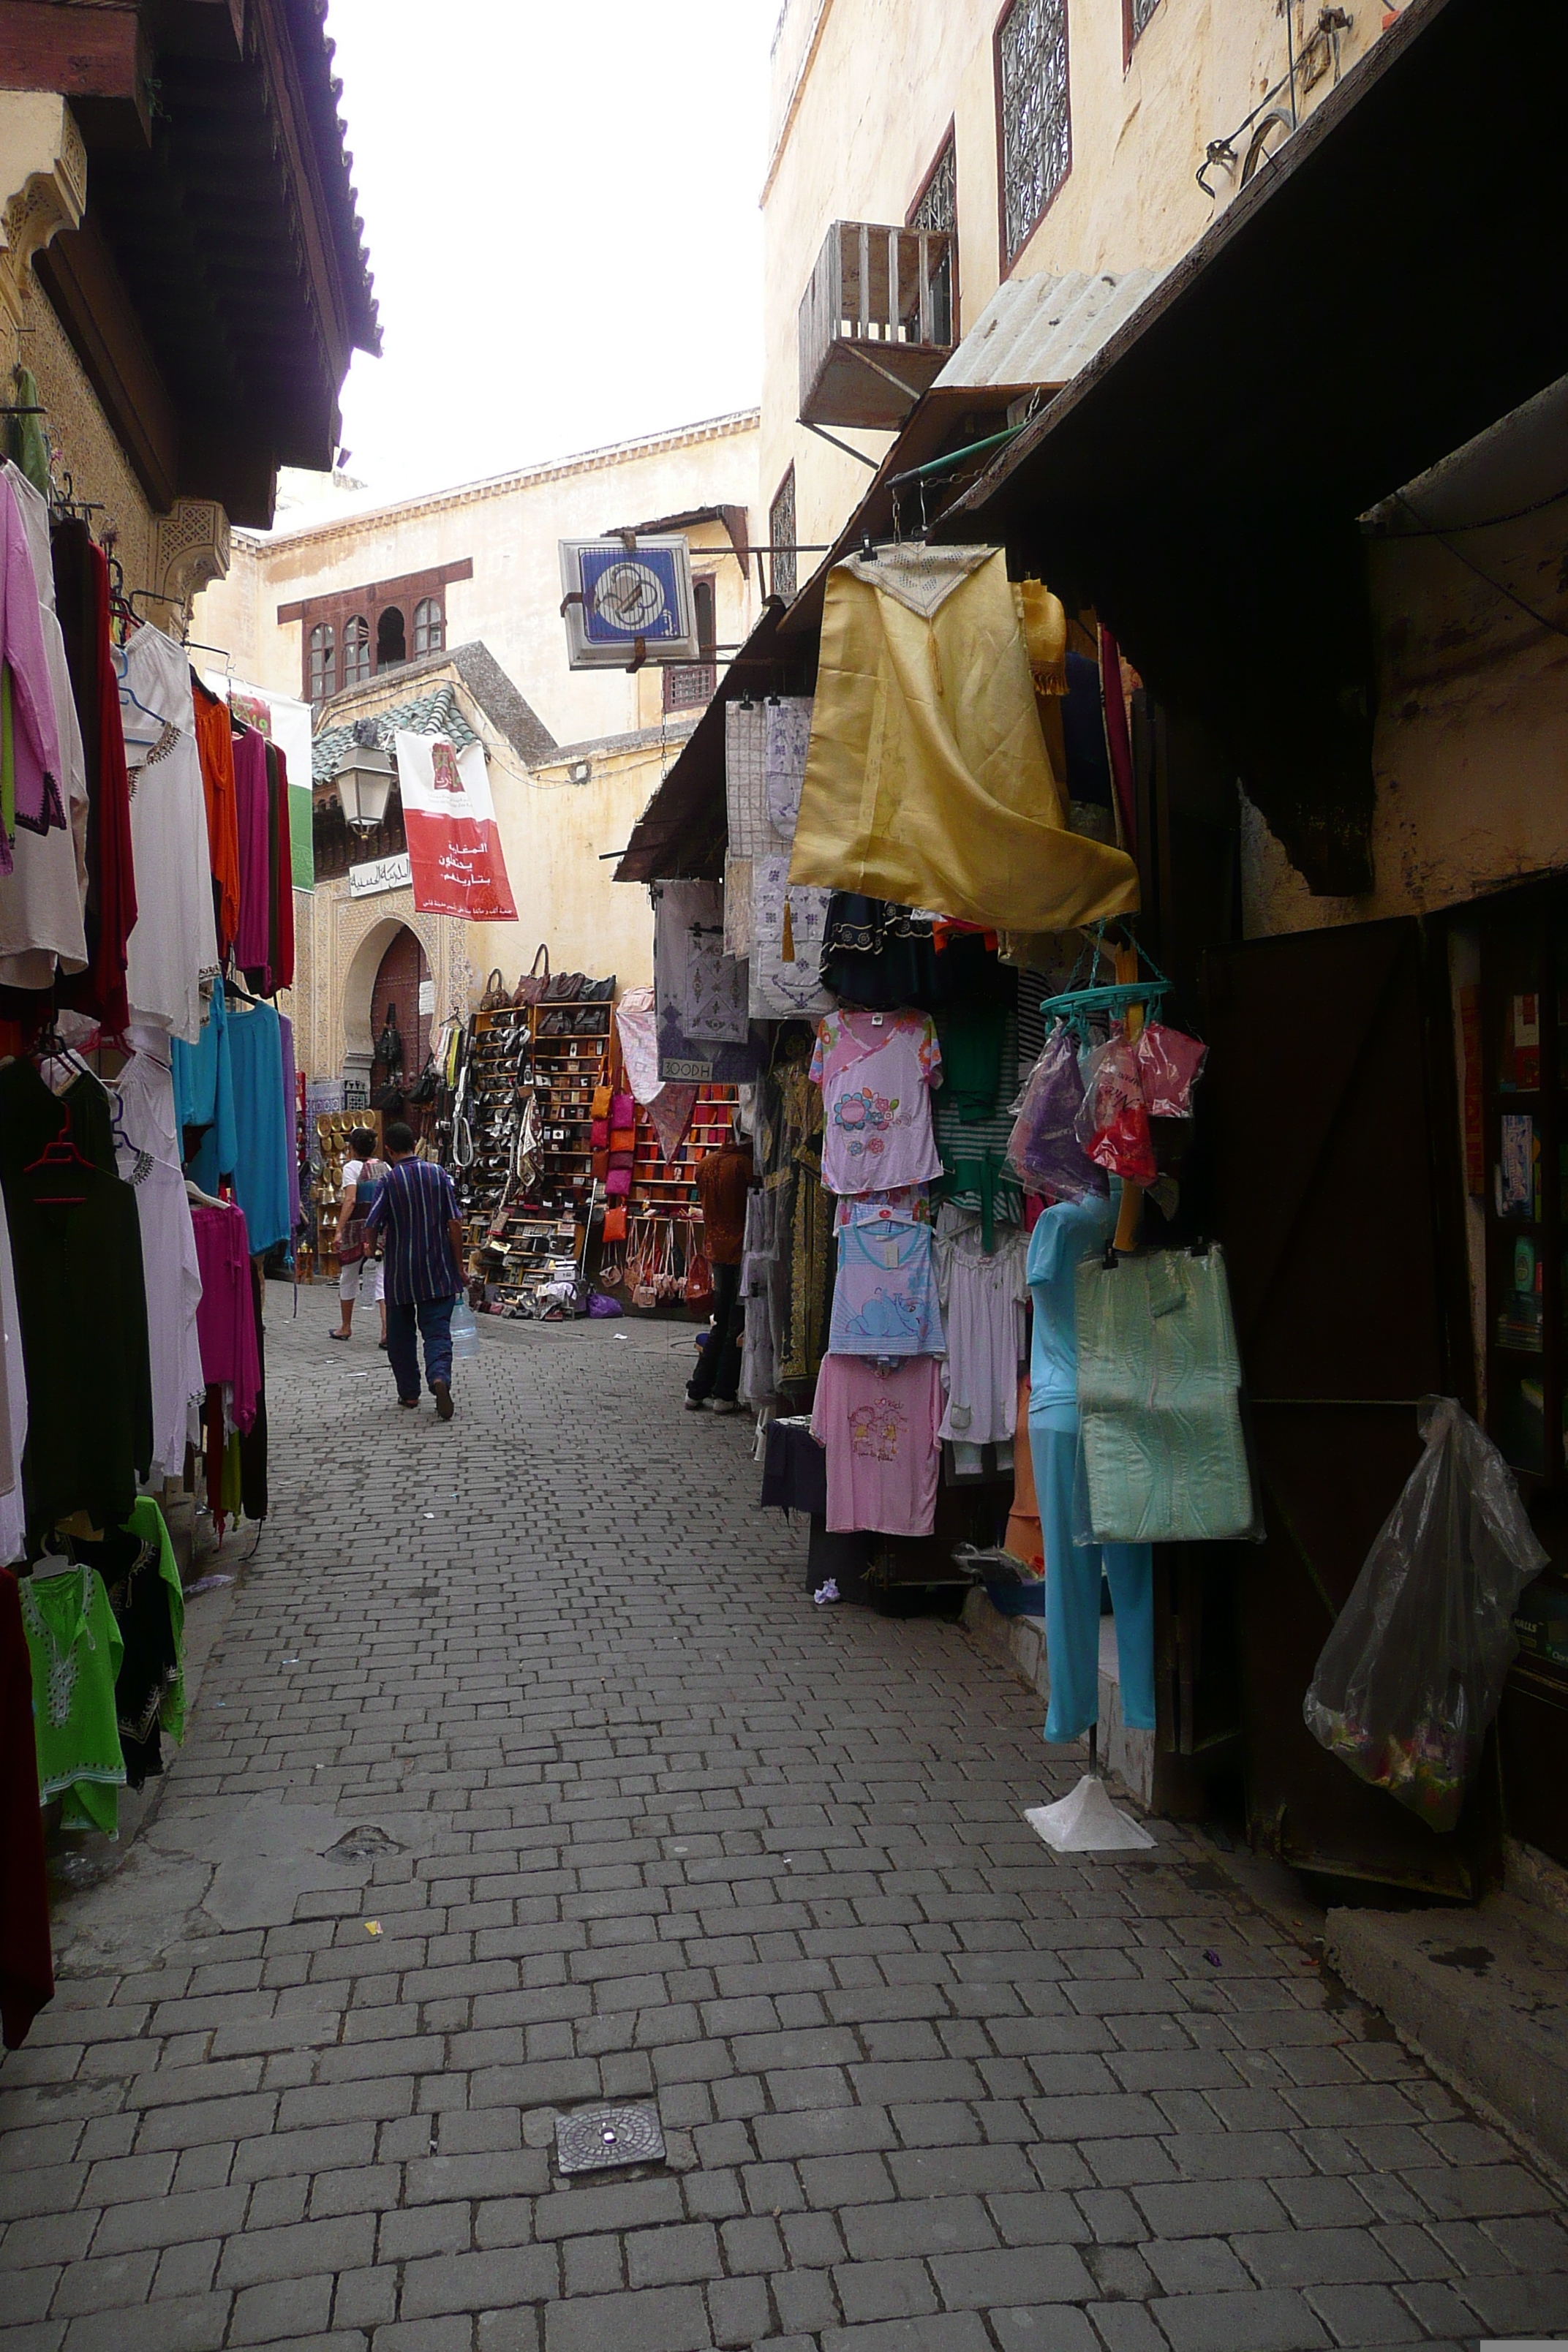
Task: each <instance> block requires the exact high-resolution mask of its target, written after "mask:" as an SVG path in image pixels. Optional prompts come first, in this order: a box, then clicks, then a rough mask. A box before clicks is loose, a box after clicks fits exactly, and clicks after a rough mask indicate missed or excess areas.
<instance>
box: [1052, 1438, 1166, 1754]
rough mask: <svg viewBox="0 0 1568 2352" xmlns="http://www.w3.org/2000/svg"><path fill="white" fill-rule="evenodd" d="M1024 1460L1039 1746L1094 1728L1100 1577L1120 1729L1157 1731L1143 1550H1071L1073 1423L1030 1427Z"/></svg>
mask: <svg viewBox="0 0 1568 2352" xmlns="http://www.w3.org/2000/svg"><path fill="white" fill-rule="evenodd" d="M1029 1451H1030V1453H1031V1454H1032V1455H1033V1457H1034V1464H1035V1493H1036V1496H1037V1499H1038V1502H1039V1507H1040V1536H1041V1540H1042V1545H1043V1548H1044V1550H1045V1555H1046V1653H1047V1658H1048V1660H1049V1663H1050V1671H1051V1696H1050V1705H1049V1707H1048V1709H1047V1715H1046V1738H1047V1739H1048V1740H1051V1741H1053V1742H1055V1743H1061V1742H1065V1741H1067V1740H1069V1739H1077V1738H1079V1737H1080V1735H1081V1734H1082V1733H1084V1732H1086V1731H1087V1730H1088V1729H1089V1725H1090V1724H1091V1723H1096V1722H1098V1721H1099V1719H1100V1570H1101V1568H1102V1567H1103V1569H1104V1571H1105V1576H1106V1580H1107V1581H1108V1582H1109V1584H1110V1605H1111V1609H1112V1611H1113V1612H1114V1614H1115V1622H1116V1655H1117V1660H1118V1663H1119V1665H1120V1668H1121V1720H1122V1722H1123V1723H1124V1724H1125V1725H1126V1726H1127V1727H1128V1729H1129V1730H1130V1731H1152V1729H1153V1728H1154V1569H1153V1555H1152V1552H1151V1550H1150V1548H1149V1546H1148V1545H1147V1544H1075V1543H1074V1541H1073V1539H1072V1489H1073V1467H1074V1465H1075V1463H1076V1461H1077V1459H1078V1414H1077V1412H1076V1411H1075V1410H1074V1409H1073V1408H1072V1407H1070V1406H1066V1407H1058V1408H1057V1409H1055V1410H1054V1411H1053V1412H1051V1417H1050V1420H1049V1421H1048V1422H1042V1421H1039V1420H1036V1419H1035V1418H1033V1417H1031V1419H1030V1422H1029Z"/></svg>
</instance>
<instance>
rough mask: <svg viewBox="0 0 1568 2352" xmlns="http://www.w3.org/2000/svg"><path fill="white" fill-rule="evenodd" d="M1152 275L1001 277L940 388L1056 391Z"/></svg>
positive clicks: (1151, 282) (1126, 315) (1156, 276)
mask: <svg viewBox="0 0 1568 2352" xmlns="http://www.w3.org/2000/svg"><path fill="white" fill-rule="evenodd" d="M1163 274H1164V273H1163V271H1162V270H1158V269H1123V270H1098V271H1096V272H1095V274H1094V275H1093V276H1092V277H1089V276H1086V275H1085V273H1084V272H1083V271H1082V270H1081V269H1070V270H1067V271H1065V272H1064V273H1063V274H1062V275H1061V276H1060V277H1053V276H1051V275H1050V274H1049V273H1048V272H1044V273H1042V274H1041V275H1040V276H1038V277H1036V278H1005V279H1004V280H1003V282H1002V284H1001V285H1000V286H998V288H997V289H996V291H995V293H994V294H993V296H992V297H991V299H990V301H989V302H987V304H986V305H985V308H984V310H982V312H981V313H980V316H979V318H978V319H977V320H975V322H974V324H973V327H971V329H970V331H969V332H968V334H966V335H965V336H964V338H963V341H962V342H961V343H960V344H959V346H958V349H957V350H956V351H955V352H953V354H952V358H951V359H950V360H949V361H948V362H947V365H946V366H945V367H944V368H943V369H942V373H941V374H940V375H939V376H938V377H937V380H936V381H937V383H938V385H944V384H957V383H965V384H981V383H984V384H1016V385H1019V386H1023V385H1030V384H1064V383H1071V381H1072V379H1073V377H1074V376H1075V375H1076V374H1077V373H1078V372H1079V368H1081V367H1087V366H1088V364H1089V361H1090V360H1091V359H1092V358H1093V357H1094V355H1095V353H1096V352H1098V351H1099V350H1100V346H1101V345H1102V344H1103V343H1106V342H1109V341H1110V338H1111V336H1112V335H1113V334H1114V333H1115V332H1116V331H1117V329H1118V328H1119V327H1120V326H1121V324H1122V322H1123V320H1127V319H1130V318H1131V315H1132V313H1133V311H1134V310H1136V309H1137V308H1138V305H1139V303H1140V302H1142V299H1143V298H1144V296H1145V295H1146V294H1148V293H1150V292H1151V291H1152V289H1153V288H1154V287H1156V286H1157V285H1158V284H1159V282H1160V279H1161V278H1162V277H1163Z"/></svg>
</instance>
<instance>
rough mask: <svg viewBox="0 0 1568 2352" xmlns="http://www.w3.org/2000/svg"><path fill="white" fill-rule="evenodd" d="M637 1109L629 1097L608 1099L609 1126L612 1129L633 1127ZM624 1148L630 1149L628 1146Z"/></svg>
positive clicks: (621, 1095) (620, 1096)
mask: <svg viewBox="0 0 1568 2352" xmlns="http://www.w3.org/2000/svg"><path fill="white" fill-rule="evenodd" d="M636 1123H637V1105H636V1103H635V1102H634V1101H633V1100H632V1098H631V1097H630V1095H623V1094H616V1095H612V1096H611V1097H610V1125H611V1127H612V1128H617V1127H622V1128H629V1127H634V1126H635V1125H636ZM626 1148H627V1149H629V1148H630V1147H629V1146H628V1147H626Z"/></svg>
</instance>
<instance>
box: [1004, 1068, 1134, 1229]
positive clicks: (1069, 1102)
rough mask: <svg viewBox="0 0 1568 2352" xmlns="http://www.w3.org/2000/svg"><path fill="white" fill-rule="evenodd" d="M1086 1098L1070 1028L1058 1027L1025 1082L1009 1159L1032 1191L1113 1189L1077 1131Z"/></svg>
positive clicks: (1083, 1194) (1076, 1193)
mask: <svg viewBox="0 0 1568 2352" xmlns="http://www.w3.org/2000/svg"><path fill="white" fill-rule="evenodd" d="M1082 1103H1083V1079H1082V1077H1081V1076H1079V1066H1078V1048H1077V1046H1076V1045H1075V1044H1074V1042H1073V1035H1072V1032H1071V1030H1070V1029H1065V1028H1057V1029H1053V1030H1052V1032H1051V1034H1050V1035H1049V1036H1048V1037H1047V1039H1046V1043H1045V1049H1044V1051H1043V1052H1042V1054H1041V1055H1040V1058H1039V1060H1038V1061H1037V1063H1036V1064H1035V1066H1034V1068H1033V1069H1032V1070H1031V1071H1030V1072H1029V1076H1028V1078H1027V1080H1026V1084H1025V1087H1024V1092H1023V1096H1022V1098H1021V1100H1020V1102H1019V1105H1018V1113H1017V1117H1016V1119H1015V1120H1014V1123H1013V1132H1012V1134H1011V1135H1010V1136H1009V1137H1008V1139H1007V1158H1008V1160H1009V1161H1010V1162H1011V1164H1012V1166H1013V1167H1014V1168H1015V1169H1016V1171H1017V1174H1018V1176H1019V1178H1020V1180H1021V1181H1022V1182H1023V1184H1024V1186H1025V1188H1026V1190H1027V1191H1028V1192H1049V1193H1051V1194H1052V1195H1053V1196H1054V1197H1055V1198H1056V1199H1057V1200H1058V1201H1084V1200H1087V1199H1088V1198H1089V1194H1090V1193H1091V1192H1097V1193H1099V1194H1100V1195H1101V1196H1102V1197H1103V1195H1104V1194H1105V1193H1106V1192H1109V1191H1110V1186H1109V1184H1108V1183H1107V1182H1106V1180H1105V1176H1104V1174H1103V1172H1102V1171H1100V1169H1098V1168H1097V1167H1096V1166H1095V1165H1094V1162H1093V1161H1092V1160H1090V1159H1089V1156H1088V1154H1087V1153H1086V1152H1085V1150H1084V1149H1083V1146H1082V1145H1081V1144H1080V1143H1079V1141H1078V1139H1077V1137H1076V1135H1075V1134H1074V1132H1073V1122H1074V1121H1075V1120H1076V1118H1078V1115H1079V1109H1080V1108H1081V1107H1082Z"/></svg>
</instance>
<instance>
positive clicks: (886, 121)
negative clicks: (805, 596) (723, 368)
mask: <svg viewBox="0 0 1568 2352" xmlns="http://www.w3.org/2000/svg"><path fill="white" fill-rule="evenodd" d="M1289 6H1290V8H1291V9H1292V11H1293V17H1292V25H1293V29H1294V33H1295V37H1296V39H1297V43H1298V46H1299V47H1300V44H1301V42H1302V41H1303V39H1304V36H1305V33H1306V32H1307V31H1309V30H1310V26H1312V25H1313V24H1315V22H1316V20H1317V16H1318V13H1319V12H1318V8H1317V6H1316V5H1309V0H1289ZM1000 13H1001V8H1000V0H899V5H896V6H889V5H888V0H786V5H785V6H784V13H783V16H782V17H781V19H780V22H779V26H778V31H777V34H776V36H775V39H774V43H773V115H772V126H771V136H770V154H769V161H768V166H767V173H766V178H765V182H764V193H763V251H764V261H763V267H764V272H765V281H764V303H763V335H764V351H763V417H762V446H761V452H760V458H761V485H760V503H761V510H762V512H763V515H765V514H766V512H767V509H768V506H769V503H770V502H771V500H772V499H773V495H774V492H775V491H776V489H777V488H778V486H779V483H780V481H781V480H782V478H783V477H784V472H785V469H786V467H788V466H789V464H790V463H791V461H792V460H793V461H794V464H795V484H796V505H797V520H798V528H799V535H800V538H801V540H802V541H803V542H807V543H809V542H812V541H823V540H827V539H830V538H831V537H832V536H833V534H834V532H835V530H837V528H838V527H839V525H841V524H842V522H843V521H844V520H845V519H846V517H847V515H848V513H849V512H850V511H851V509H852V508H853V506H854V504H855V502H856V500H857V499H858V498H859V496H860V494H861V491H862V489H863V488H864V485H865V482H866V479H867V476H866V473H865V470H864V468H863V467H859V466H857V465H856V464H855V463H854V462H853V461H852V460H851V459H849V458H847V457H839V456H837V454H836V453H835V452H834V451H833V450H832V449H830V448H829V447H828V446H826V443H824V442H822V441H820V440H819V439H817V438H816V436H815V435H813V434H811V433H808V432H807V431H806V430H805V427H804V426H802V425H798V424H797V423H796V421H795V417H796V410H797V407H798V405H799V400H798V375H799V370H798V362H797V356H796V342H795V320H796V313H797V311H798V310H799V306H800V299H801V296H802V294H803V293H804V291H805V286H806V282H807V280H808V279H809V278H810V276H811V272H812V268H813V267H814V266H815V264H816V257H817V254H818V252H819V251H820V249H821V247H822V242H823V239H824V237H825V236H826V231H827V228H828V226H829V224H830V223H831V222H833V221H835V220H867V221H880V222H893V223H897V222H901V221H903V220H904V219H905V218H906V217H907V215H908V213H909V209H910V205H911V204H912V203H913V201H914V199H915V197H916V195H917V194H918V193H919V191H920V188H921V184H922V183H923V181H924V179H925V176H926V173H927V172H928V171H929V169H930V167H931V162H932V160H933V158H934V157H935V155H936V153H937V152H938V150H939V148H940V147H941V144H942V140H943V138H944V137H945V135H946V132H947V127H948V124H949V122H950V121H951V122H952V124H953V127H954V143H955V147H956V152H957V163H958V237H959V281H960V299H961V304H962V315H961V319H960V327H961V330H962V328H963V327H964V326H967V325H971V324H973V321H974V320H975V319H977V318H978V317H979V315H980V312H981V310H983V309H984V305H985V303H986V302H987V301H988V300H989V299H990V298H991V296H992V294H994V291H995V289H996V286H997V283H998V280H999V278H1000V275H1001V254H1000V249H999V248H1000V233H999V226H998V215H997V139H996V91H995V72H994V50H993V35H994V30H995V27H996V24H997V20H998V17H999V15H1000ZM1352 15H1353V16H1354V19H1355V22H1354V25H1353V26H1352V29H1351V30H1350V31H1349V32H1348V33H1345V34H1342V36H1341V37H1340V41H1341V48H1340V63H1341V68H1344V67H1346V66H1348V65H1350V64H1351V63H1352V61H1353V60H1354V58H1356V57H1357V56H1359V55H1360V54H1361V53H1362V51H1363V49H1364V48H1365V47H1366V46H1367V44H1368V42H1369V40H1371V39H1373V38H1375V37H1376V35H1377V32H1378V28H1379V26H1380V24H1381V12H1380V10H1379V9H1378V8H1377V7H1376V6H1372V7H1358V8H1356V9H1354V10H1353V11H1352ZM1285 71H1286V24H1285V20H1284V18H1283V16H1280V15H1279V14H1278V13H1277V10H1276V5H1275V0H1161V5H1160V6H1159V7H1158V8H1157V9H1156V11H1155V13H1154V16H1153V17H1152V20H1151V22H1150V23H1149V25H1148V27H1147V29H1146V30H1145V32H1144V34H1143V36H1142V40H1141V41H1140V42H1139V43H1138V45H1137V47H1135V48H1134V50H1133V52H1132V58H1131V65H1130V66H1129V67H1128V68H1127V69H1126V70H1125V71H1123V60H1122V32H1121V6H1120V5H1119V0H1068V77H1069V88H1070V95H1071V106H1072V147H1073V154H1072V167H1071V170H1070V172H1069V173H1068V178H1067V180H1066V182H1065V183H1064V184H1063V186H1062V187H1061V189H1060V191H1059V192H1058V196H1057V199H1056V201H1055V203H1054V204H1053V205H1052V206H1051V208H1050V210H1049V211H1048V212H1047V215H1046V216H1045V219H1044V220H1043V221H1042V222H1041V224H1040V226H1039V227H1038V228H1037V230H1036V232H1035V234H1034V236H1032V237H1031V238H1030V240H1029V242H1028V244H1027V245H1026V247H1025V248H1024V250H1023V252H1022V253H1021V255H1020V256H1019V257H1018V259H1017V262H1016V267H1015V269H1014V272H1013V273H1012V274H1014V275H1016V276H1018V277H1033V276H1035V275H1036V274H1037V273H1038V272H1040V271H1042V270H1049V271H1058V270H1067V269H1081V270H1091V271H1092V270H1097V269H1110V270H1121V269H1129V268H1135V267H1145V268H1166V267H1168V266H1169V265H1170V264H1171V263H1172V262H1173V261H1175V260H1177V259H1178V258H1179V257H1180V256H1181V255H1182V254H1183V253H1184V252H1185V251H1186V249H1187V247H1189V246H1190V245H1191V244H1192V243H1193V242H1194V239H1195V238H1196V237H1197V236H1201V235H1202V233H1203V231H1204V230H1205V228H1206V227H1207V226H1208V224H1209V222H1210V221H1211V220H1212V219H1213V218H1214V217H1215V213H1216V211H1217V210H1218V209H1219V208H1220V207H1221V206H1222V205H1224V203H1225V202H1226V200H1227V199H1228V197H1229V196H1230V194H1233V193H1234V189H1235V186H1236V184H1237V183H1236V181H1235V179H1234V178H1232V177H1230V176H1227V174H1226V172H1225V171H1224V170H1223V169H1222V170H1218V171H1216V172H1215V173H1212V174H1211V177H1212V179H1213V182H1214V184H1215V187H1216V188H1217V189H1218V191H1219V194H1218V197H1217V199H1216V201H1215V203H1213V204H1211V202H1210V200H1209V199H1208V198H1207V197H1206V196H1205V194H1204V193H1203V191H1202V190H1201V189H1200V188H1199V187H1198V185H1197V184H1196V181H1195V179H1194V173H1195V172H1196V170H1197V168H1198V166H1199V164H1200V163H1202V162H1203V160H1204V153H1205V147H1206V145H1207V143H1208V142H1209V141H1210V140H1211V139H1215V138H1219V137H1221V136H1223V135H1226V134H1228V133H1229V132H1231V131H1234V130H1235V129H1236V127H1237V123H1238V122H1239V121H1241V119H1242V117H1243V116H1244V115H1246V114H1247V113H1248V112H1249V110H1251V109H1252V108H1253V107H1254V106H1256V105H1257V103H1258V100H1259V99H1260V98H1261V97H1262V95H1263V93H1264V91H1265V90H1266V89H1268V88H1269V87H1270V86H1271V85H1272V84H1273V83H1274V82H1275V81H1277V80H1279V78H1280V76H1281V75H1283V74H1284V73H1285ZM1332 82H1333V74H1332V69H1330V71H1329V72H1328V73H1326V74H1325V75H1324V76H1323V77H1322V79H1320V80H1319V81H1318V82H1317V83H1316V84H1315V85H1314V86H1313V88H1312V89H1310V90H1302V91H1300V94H1299V100H1298V103H1299V107H1300V110H1301V111H1302V112H1305V111H1307V110H1310V108H1311V107H1312V106H1314V105H1315V104H1317V102H1318V101H1319V100H1320V99H1321V97H1322V96H1323V95H1324V93H1325V92H1326V91H1327V90H1328V89H1331V87H1332ZM845 437H846V438H848V439H850V440H853V441H857V442H858V445H859V446H861V447H863V448H864V449H865V450H866V451H867V453H868V455H870V456H874V457H881V455H882V454H883V452H884V451H885V450H886V448H887V446H888V436H885V435H883V434H879V433H865V434H858V435H857V434H848V435H847V436H845ZM816 561H817V559H816V558H815V557H805V558H803V559H802V565H801V576H802V578H803V579H804V578H805V576H806V575H807V574H808V573H809V572H810V571H811V570H812V569H813V568H814V567H815V564H816Z"/></svg>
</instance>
